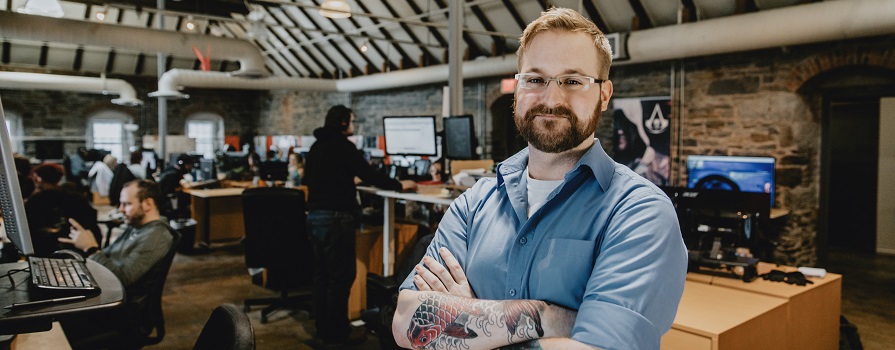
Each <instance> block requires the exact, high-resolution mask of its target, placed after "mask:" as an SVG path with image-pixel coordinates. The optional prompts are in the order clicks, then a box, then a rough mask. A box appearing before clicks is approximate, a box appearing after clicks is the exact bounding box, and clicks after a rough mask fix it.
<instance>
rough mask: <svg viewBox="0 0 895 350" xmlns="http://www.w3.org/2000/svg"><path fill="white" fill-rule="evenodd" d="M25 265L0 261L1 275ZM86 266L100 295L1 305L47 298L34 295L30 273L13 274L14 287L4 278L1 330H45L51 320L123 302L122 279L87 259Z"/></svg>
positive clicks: (118, 304) (1, 332)
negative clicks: (63, 300) (48, 301)
mask: <svg viewBox="0 0 895 350" xmlns="http://www.w3.org/2000/svg"><path fill="white" fill-rule="evenodd" d="M26 267H28V263H26V262H17V263H9V264H0V275H2V274H6V273H7V272H8V271H10V270H15V269H23V268H26ZM87 268H88V269H90V273H91V274H92V275H93V277H94V279H96V282H97V283H98V284H99V286H100V288H101V292H100V294H99V295H93V296H88V298H87V299H84V300H81V301H76V302H61V303H52V304H46V305H40V306H31V307H25V308H21V309H19V308H16V309H6V308H4V306H7V305H10V304H12V303H21V302H26V301H32V300H42V299H47V298H49V297H48V296H46V295H39V296H36V295H34V294H33V293H32V292H31V291H30V289H31V288H30V283H31V282H30V278H31V275H30V274H29V273H26V272H19V273H17V274H14V275H13V280H15V282H16V283H15V288H10V286H9V280H8V279H6V278H4V279H3V280H2V282H0V285H2V287H0V334H18V333H32V332H44V331H48V330H50V329H51V328H52V326H53V321H58V320H64V319H66V318H67V317H70V316H74V315H77V314H79V313H83V312H93V311H100V310H109V309H112V308H116V307H118V306H120V305H122V304H123V303H124V287H123V286H122V285H121V281H119V280H118V278H117V277H115V275H114V274H112V271H109V269H107V268H106V267H104V266H102V265H100V264H98V263H96V262H94V261H93V260H89V259H88V260H87Z"/></svg>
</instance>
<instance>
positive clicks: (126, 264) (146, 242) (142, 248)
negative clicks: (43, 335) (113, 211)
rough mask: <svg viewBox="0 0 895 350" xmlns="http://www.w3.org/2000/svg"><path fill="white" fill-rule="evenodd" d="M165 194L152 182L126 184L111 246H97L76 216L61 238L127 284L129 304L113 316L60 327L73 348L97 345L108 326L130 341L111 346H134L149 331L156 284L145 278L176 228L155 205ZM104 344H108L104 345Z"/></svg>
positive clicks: (135, 181)
mask: <svg viewBox="0 0 895 350" xmlns="http://www.w3.org/2000/svg"><path fill="white" fill-rule="evenodd" d="M160 197H161V192H160V191H159V186H158V184H156V183H155V182H152V181H148V180H134V181H131V182H128V183H126V184H125V185H124V187H123V188H122V189H121V194H120V196H119V199H120V200H121V202H120V204H119V205H118V211H119V212H121V213H122V214H123V216H124V223H125V224H126V226H125V228H124V232H123V233H122V234H121V235H120V236H118V238H117V239H116V240H115V242H113V243H112V244H110V245H109V246H108V247H105V248H103V249H102V250H100V249H99V243H98V242H97V241H96V239H95V238H94V237H93V235H92V234H91V233H90V231H88V230H85V229H84V228H83V227H81V225H80V224H79V223H78V222H77V221H75V220H74V219H69V222H70V223H71V225H72V229H71V233H70V234H69V237H68V238H59V241H60V242H63V243H70V244H73V245H74V246H75V247H76V248H77V249H80V250H81V251H82V252H83V253H82V254H83V255H84V256H86V257H87V258H88V259H91V260H93V261H96V262H97V263H99V264H100V265H103V266H105V267H106V268H108V269H109V270H110V271H112V273H113V274H115V277H118V279H119V280H120V281H121V284H122V285H124V289H125V294H126V295H127V305H125V307H124V308H122V310H121V311H120V312H119V313H116V314H114V315H106V314H100V315H88V316H87V317H86V318H85V319H77V320H70V321H67V322H63V323H62V330H63V331H64V332H65V336H66V338H67V339H68V341H69V344H70V345H71V346H72V348H73V349H81V348H96V346H95V344H94V343H91V341H93V339H92V336H93V334H94V333H96V332H99V333H102V332H104V331H106V330H107V329H109V328H116V329H119V331H120V332H121V334H125V335H128V337H126V338H129V339H120V340H119V339H113V340H110V341H114V342H116V343H115V344H112V345H109V347H110V348H131V346H134V344H131V343H130V342H131V341H137V340H139V339H138V337H137V336H135V334H140V333H142V332H145V330H144V329H142V328H140V327H141V324H140V323H139V322H141V321H142V320H139V319H135V318H137V317H136V316H135V315H141V314H142V312H143V306H144V305H146V303H145V300H146V298H147V295H148V293H149V291H150V290H151V288H152V285H150V283H152V282H153V281H152V279H144V278H143V276H144V275H146V274H147V273H148V272H150V270H152V269H153V268H154V267H155V265H156V264H157V263H158V262H159V261H161V260H162V259H163V258H164V257H165V255H167V253H168V251H169V250H171V246H172V245H173V244H174V236H173V235H172V233H171V232H173V229H172V228H171V227H170V226H168V224H167V219H166V218H164V217H163V216H161V215H160V214H159V209H158V205H157V203H158V202H157V200H158V198H160ZM104 345H105V344H104Z"/></svg>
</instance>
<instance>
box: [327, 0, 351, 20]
mask: <svg viewBox="0 0 895 350" xmlns="http://www.w3.org/2000/svg"><path fill="white" fill-rule="evenodd" d="M320 15H321V16H323V17H328V18H348V17H351V6H349V5H348V2H346V1H344V0H326V1H324V2H323V4H321V5H320Z"/></svg>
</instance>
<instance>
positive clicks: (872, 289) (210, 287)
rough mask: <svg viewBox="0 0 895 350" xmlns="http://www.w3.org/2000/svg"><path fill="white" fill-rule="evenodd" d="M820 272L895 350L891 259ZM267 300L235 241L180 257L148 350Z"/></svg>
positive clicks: (42, 339) (862, 330) (873, 343)
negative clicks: (232, 309) (834, 279)
mask: <svg viewBox="0 0 895 350" xmlns="http://www.w3.org/2000/svg"><path fill="white" fill-rule="evenodd" d="M826 268H827V270H829V271H830V272H835V273H840V274H843V276H844V278H843V288H842V314H843V315H844V316H845V317H846V318H848V320H849V321H851V322H852V323H854V324H856V325H857V326H858V332H859V334H860V336H861V341H862V343H863V345H864V349H868V350H874V349H880V350H883V349H893V348H895V287H893V286H895V257H893V256H884V255H876V256H874V255H870V254H855V253H847V252H832V253H831V254H830V258H829V262H828V266H826ZM273 295H274V293H273V292H271V291H269V290H267V289H264V288H262V287H258V286H255V285H253V284H252V283H251V281H250V279H249V276H248V274H247V272H246V269H245V264H244V262H243V255H242V246H241V245H239V244H238V243H233V244H226V245H216V246H215V247H214V249H213V250H212V251H211V252H209V253H206V254H200V255H181V254H178V256H177V257H176V258H175V260H174V264H173V266H172V270H171V272H170V274H169V276H168V281H167V284H166V286H165V294H164V312H165V318H166V320H167V322H166V326H167V327H166V328H167V336H166V337H165V339H164V341H163V342H162V343H161V344H159V345H156V346H151V347H147V349H191V348H192V346H193V344H194V342H195V340H196V337H198V335H199V332H200V331H201V329H202V326H203V325H204V324H205V321H206V319H207V318H208V316H209V315H210V313H211V310H212V309H213V308H214V307H216V306H217V305H219V304H222V303H233V304H236V305H242V302H243V300H244V299H245V298H252V297H266V296H273ZM260 309H261V308H260V307H258V308H255V309H254V310H252V311H251V312H249V318H250V319H251V321H252V325H253V327H254V331H255V339H256V343H257V349H259V350H264V349H309V347H307V346H306V345H304V344H303V343H302V341H303V340H305V339H308V338H310V336H311V335H313V334H314V322H313V320H309V319H308V314H307V313H306V312H304V311H301V310H284V311H277V312H274V313H273V314H271V315H270V318H269V321H268V323H266V324H261V322H260ZM57 332H58V331H57ZM59 333H61V332H59ZM59 333H55V334H54V333H53V331H51V332H47V333H37V334H31V335H23V336H21V337H20V338H21V339H19V341H18V342H17V348H18V349H22V350H28V349H50V348H52V349H64V348H66V345H67V344H65V343H62V344H60V343H59V336H60V335H61V334H59ZM61 339H62V340H63V341H64V337H63V338H61ZM51 343H52V344H51ZM353 349H379V344H378V342H377V340H376V338H375V336H373V335H368V338H367V342H366V343H364V344H361V345H359V346H356V347H354V348H353Z"/></svg>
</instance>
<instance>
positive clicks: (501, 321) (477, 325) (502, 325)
mask: <svg viewBox="0 0 895 350" xmlns="http://www.w3.org/2000/svg"><path fill="white" fill-rule="evenodd" d="M439 254H440V255H441V257H442V259H444V262H445V265H447V268H445V267H444V266H442V265H441V264H439V263H438V262H437V261H436V260H435V259H432V258H431V257H428V256H427V257H425V258H423V263H424V264H425V265H426V266H427V267H428V269H426V268H424V267H422V266H417V267H416V272H417V275H416V276H414V284H415V285H416V287H417V288H418V289H419V291H413V290H404V291H401V293H400V294H399V296H398V307H397V310H396V311H395V317H394V321H393V322H392V333H393V334H394V336H395V341H396V342H397V343H398V345H400V346H402V347H405V348H415V349H422V348H438V349H461V348H463V349H494V348H500V347H504V346H512V348H518V349H542V348H543V349H549V348H562V349H575V348H580V349H593V347H591V346H589V345H586V344H583V343H580V342H577V341H575V340H572V339H570V338H569V337H570V336H571V333H572V326H573V325H574V323H575V317H576V316H577V312H576V311H572V310H568V309H565V308H562V307H559V306H556V305H552V304H549V303H546V302H543V301H539V300H481V299H476V298H475V294H474V293H473V291H472V287H471V286H470V285H469V282H468V280H467V279H466V275H465V273H464V272H463V269H462V268H461V267H460V264H459V262H457V259H455V258H454V256H453V255H452V254H451V253H450V252H449V251H448V250H447V249H446V248H441V249H439Z"/></svg>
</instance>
